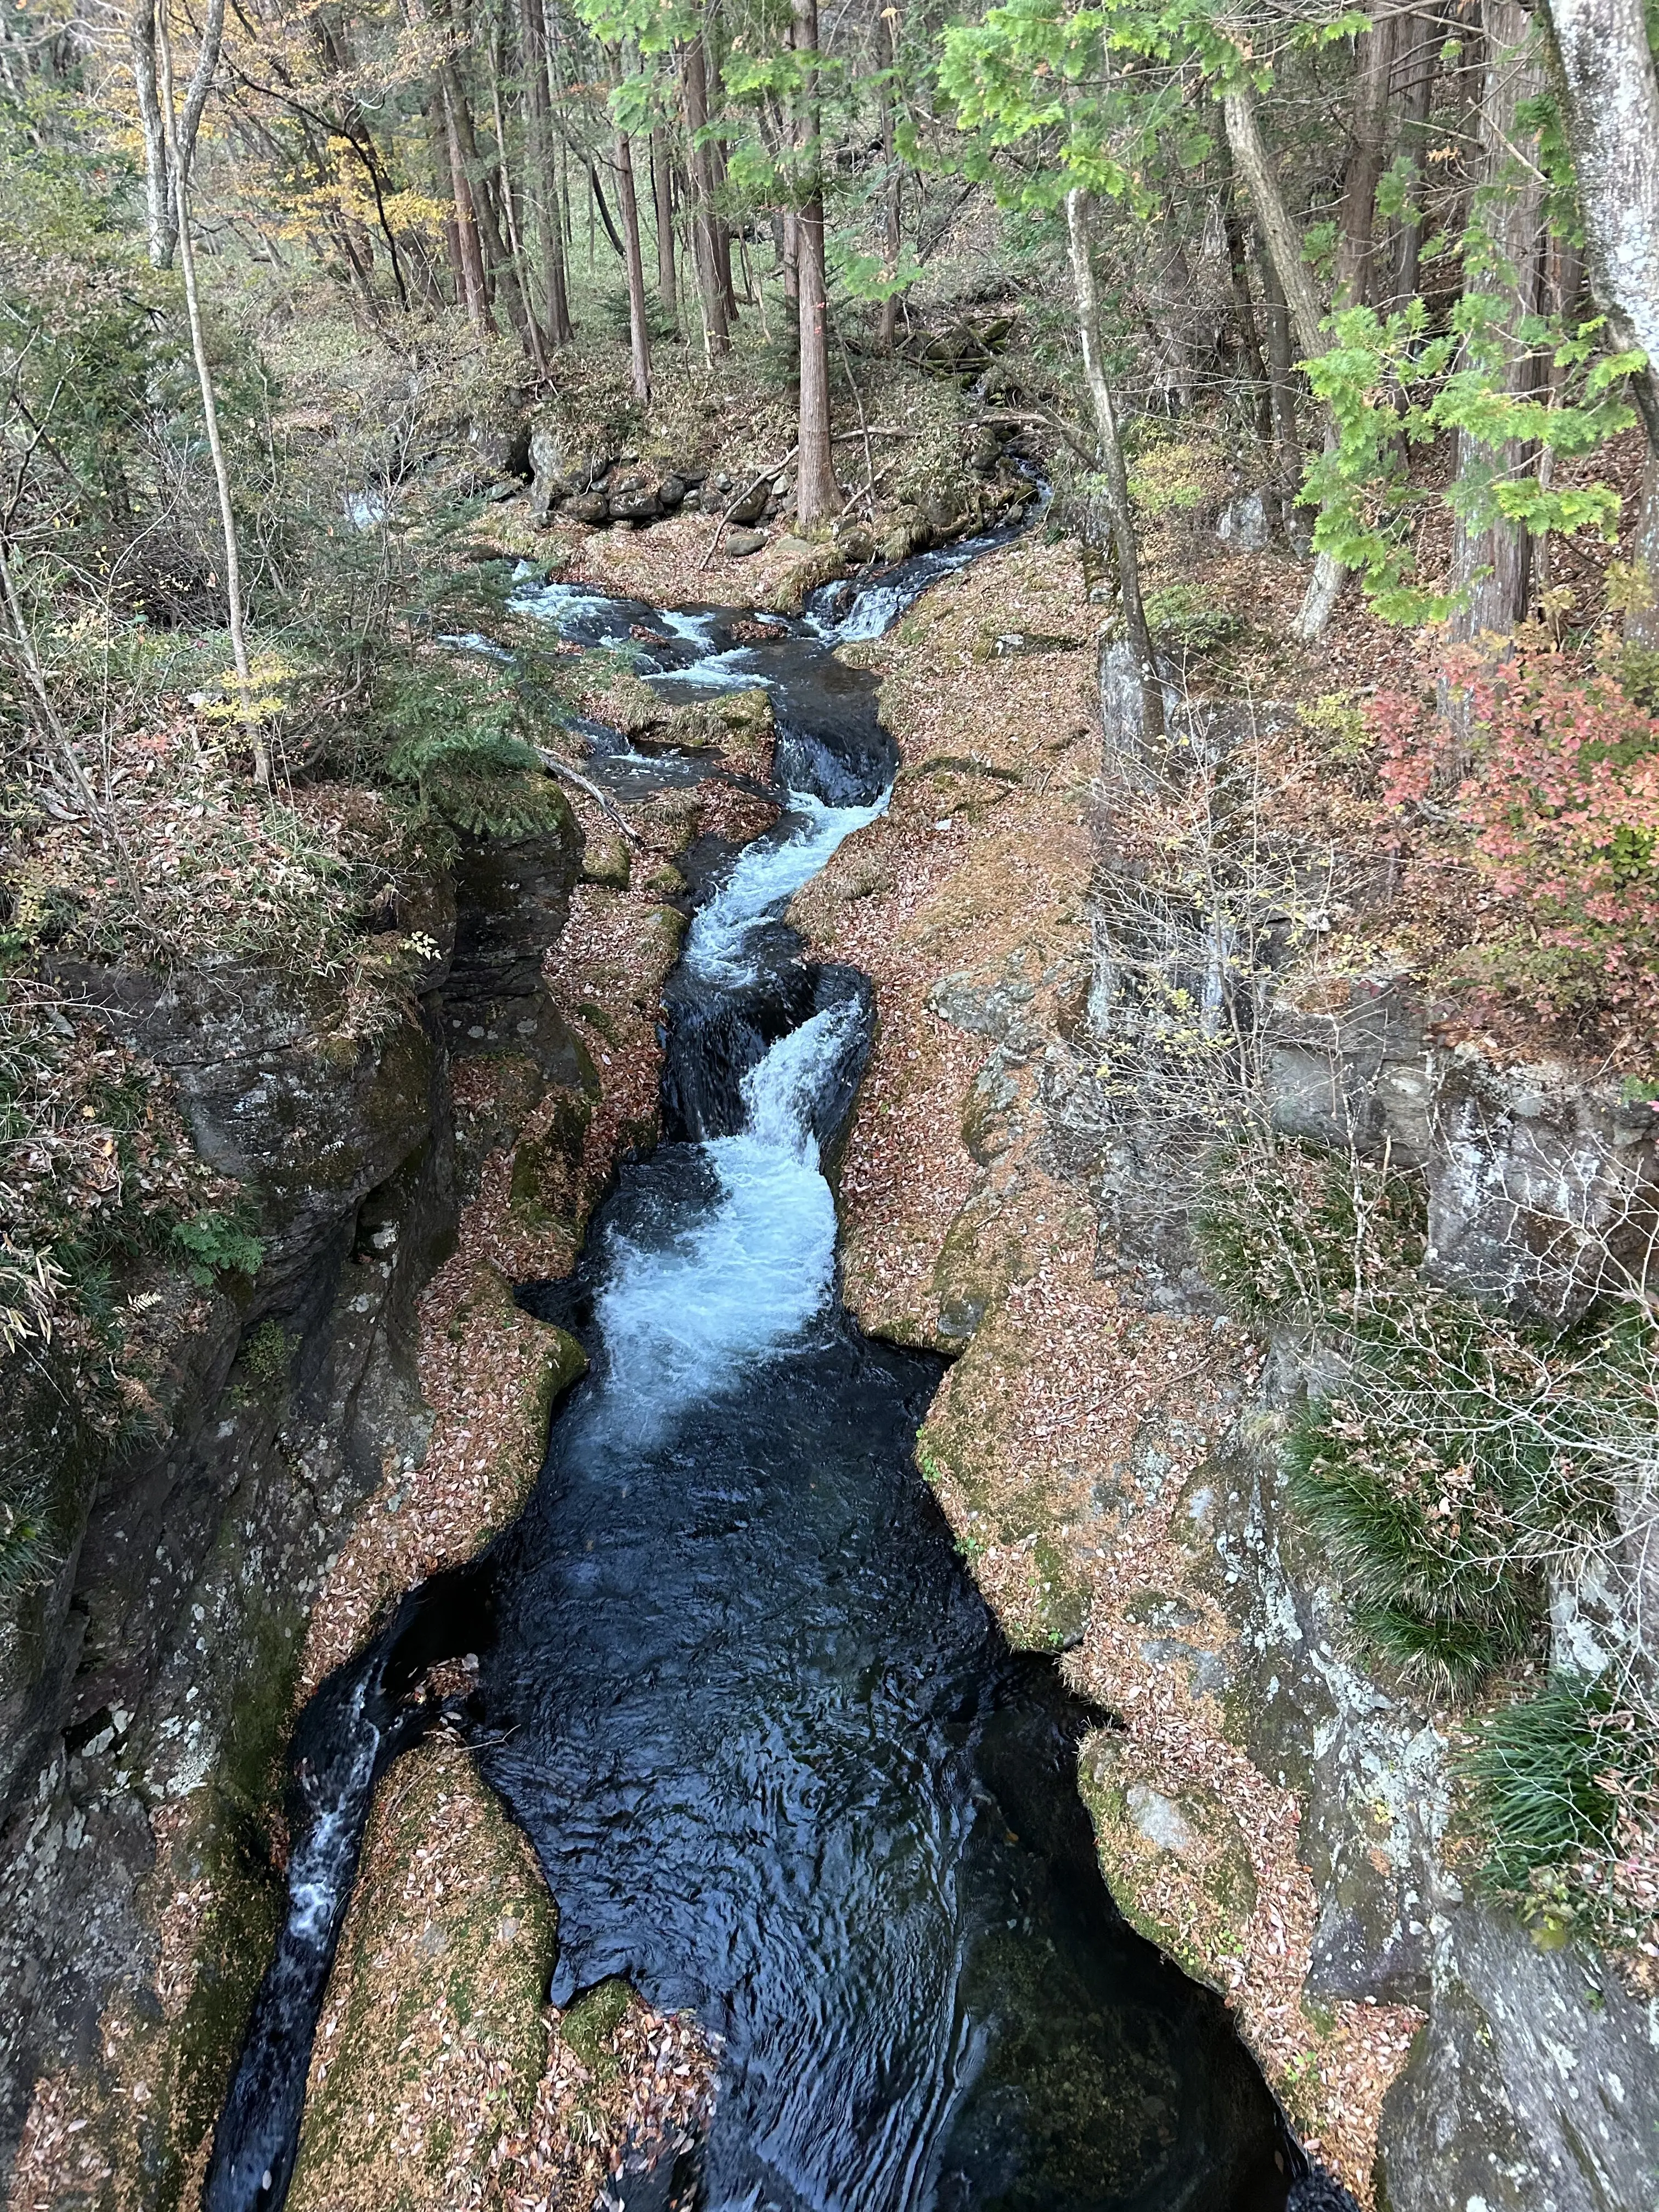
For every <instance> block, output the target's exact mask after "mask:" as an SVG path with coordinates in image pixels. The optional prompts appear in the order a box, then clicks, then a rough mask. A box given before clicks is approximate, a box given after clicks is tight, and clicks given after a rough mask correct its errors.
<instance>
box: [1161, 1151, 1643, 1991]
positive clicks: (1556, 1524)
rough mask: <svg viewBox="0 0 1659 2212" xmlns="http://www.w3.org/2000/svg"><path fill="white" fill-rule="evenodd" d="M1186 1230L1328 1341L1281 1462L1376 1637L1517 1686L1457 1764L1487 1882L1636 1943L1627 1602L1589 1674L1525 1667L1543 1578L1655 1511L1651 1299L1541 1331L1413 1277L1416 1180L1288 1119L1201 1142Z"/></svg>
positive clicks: (1568, 1578) (1383, 1650) (1253, 1303)
mask: <svg viewBox="0 0 1659 2212" xmlns="http://www.w3.org/2000/svg"><path fill="white" fill-rule="evenodd" d="M1196 1230H1197V1237H1198V1243H1199V1249H1200V1256H1201V1259H1202V1261H1203V1264H1204V1266H1205V1268H1206V1273H1208V1274H1209V1276H1210V1278H1211V1279H1212V1281H1213V1282H1215V1283H1216V1284H1217V1285H1218V1287H1219V1288H1220V1289H1221V1290H1222V1291H1224V1292H1225V1294H1226V1295H1227V1296H1228V1297H1229V1298H1230V1300H1231V1303H1233V1304H1234V1305H1235V1307H1236V1308H1237V1310H1240V1311H1241V1312H1243V1314H1245V1315H1246V1316H1249V1318H1250V1319H1252V1320H1254V1321H1255V1322H1257V1324H1258V1325H1261V1326H1278V1327H1280V1328H1291V1329H1293V1330H1295V1331H1297V1332H1298V1333H1301V1334H1304V1336H1305V1337H1307V1338H1309V1339H1310V1340H1312V1342H1313V1343H1314V1344H1315V1345H1316V1346H1317V1347H1318V1348H1319V1360H1318V1364H1317V1366H1316V1372H1319V1373H1320V1374H1321V1375H1322V1377H1323V1378H1324V1379H1323V1380H1322V1383H1321V1384H1320V1385H1319V1386H1318V1387H1316V1388H1315V1389H1310V1392H1309V1393H1308V1395H1306V1396H1305V1398H1304V1400H1303V1401H1302V1402H1301V1403H1300V1404H1299V1405H1298V1406H1297V1407H1296V1408H1295V1410H1294V1412H1293V1413H1292V1415H1291V1420H1290V1423H1289V1426H1288V1429H1287V1431H1286V1434H1285V1444H1284V1451H1283V1467H1284V1471H1285V1479H1286V1484H1287V1489H1288V1493H1289V1497H1290V1500H1291V1504H1292V1507H1293V1508H1294V1510H1295V1512H1296V1515H1297V1518H1298V1520H1299V1522H1300V1523H1301V1525H1302V1527H1303V1528H1304V1530H1305V1531H1306V1532H1307V1534H1309V1535H1310V1537H1311V1538H1312V1539H1313V1540H1314V1541H1315V1542H1316V1544H1317V1546H1318V1548H1319V1551H1320V1553H1321V1555H1322V1557H1323V1558H1324V1559H1327V1560H1328V1562H1329V1563H1330V1565H1331V1566H1332V1567H1333V1568H1334V1571H1335V1572H1336V1574H1337V1575H1338V1577H1340V1580H1341V1582H1342V1583H1343V1585H1344V1587H1345V1589H1346V1592H1347V1595H1348V1600H1349V1607H1350V1614H1351V1619H1352V1626H1353V1632H1354V1634H1355V1637H1356V1638H1357V1640H1358V1644H1359V1645H1360V1647H1361V1649H1362V1650H1363V1651H1364V1654H1365V1656H1367V1658H1368V1659H1369V1660H1370V1662H1372V1663H1373V1664H1375V1665H1376V1666H1378V1667H1380V1668H1383V1669H1384V1670H1386V1671H1387V1672H1389V1673H1391V1674H1394V1675H1395V1676H1396V1677H1397V1678H1398V1679H1400V1680H1401V1681H1402V1682H1403V1683H1404V1684H1405V1685H1407V1686H1409V1687H1412V1688H1414V1689H1416V1690H1418V1691H1420V1692H1425V1693H1426V1694H1428V1695H1430V1696H1431V1697H1433V1698H1436V1699H1452V1700H1456V1701H1463V1702H1468V1701H1474V1700H1480V1699H1493V1698H1498V1699H1503V1698H1504V1690H1505V1686H1509V1700H1506V1701H1504V1702H1501V1703H1499V1704H1498V1705H1496V1707H1495V1708H1493V1709H1492V1710H1489V1711H1486V1713H1485V1714H1484V1715H1482V1716H1481V1717H1478V1718H1477V1719H1476V1720H1475V1721H1474V1723H1472V1724H1471V1727H1470V1730H1469V1734H1468V1744H1469V1748H1468V1752H1467V1754H1466V1756H1465V1757H1464V1759H1463V1760H1462V1767H1461V1771H1462V1776H1463V1778H1464V1781H1465V1784H1466V1785H1467V1795H1468V1806H1469V1810H1470V1817H1471V1820H1472V1823H1473V1826H1474V1831H1475V1832H1476V1834H1477V1835H1478V1836H1479V1838H1480V1840H1481V1844H1482V1845H1483V1848H1484V1852H1485V1879H1486V1882H1487V1885H1488V1886H1489V1887H1491V1888H1492V1889H1493V1890H1494V1891H1496V1892H1497V1893H1499V1894H1501V1895H1503V1896H1504V1897H1506V1898H1508V1899H1510V1900H1511V1901H1513V1902H1515V1903H1516V1905H1518V1906H1519V1907H1520V1909H1522V1911H1524V1912H1525V1913H1526V1914H1527V1916H1528V1918H1529V1919H1537V1918H1538V1917H1539V1916H1540V1915H1544V1916H1545V1917H1546V1918H1547V1919H1549V1923H1550V1925H1552V1926H1554V1925H1557V1924H1559V1925H1561V1926H1567V1925H1569V1924H1571V1923H1572V1922H1573V1920H1574V1919H1575V1917H1577V1918H1578V1919H1580V1920H1583V1922H1584V1923H1585V1924H1587V1925H1591V1926H1594V1927H1595V1929H1598V1930H1599V1931H1600V1932H1601V1933H1602V1934H1603V1935H1604V1936H1607V1937H1608V1938H1609V1940H1616V1941H1618V1942H1621V1943H1623V1944H1625V1945H1626V1947H1627V1948H1628V1947H1633V1948H1632V1949H1631V1955H1632V1957H1635V1958H1641V1957H1644V1956H1646V1955H1647V1954H1646V1952H1645V1951H1644V1948H1643V1947H1644V1945H1647V1944H1649V1943H1650V1942H1651V1938H1652V1930H1651V1929H1649V1927H1648V1926H1647V1923H1648V1921H1650V1920H1651V1919H1652V1917H1653V1915H1654V1914H1655V1913H1656V1912H1659V1857H1656V1848H1659V1846H1656V1837H1659V1830H1656V1827H1655V1825H1654V1823H1655V1816H1656V1814H1659V1792H1656V1787H1655V1774H1656V1771H1659V1765H1656V1761H1659V1716H1656V1713H1655V1711H1654V1709H1653V1705H1652V1701H1651V1699H1650V1695H1649V1693H1648V1691H1647V1689H1646V1687H1645V1684H1646V1683H1647V1681H1648V1680H1649V1675H1650V1662H1649V1661H1648V1659H1647V1656H1646V1653H1645V1650H1644V1647H1643V1644H1642V1641H1641V1636H1640V1629H1639V1623H1638V1622H1634V1621H1632V1624H1630V1625H1629V1634H1630V1642H1629V1644H1628V1645H1627V1647H1626V1648H1622V1649H1620V1650H1616V1651H1614V1652H1613V1654H1612V1655H1611V1656H1610V1657H1609V1660H1608V1664H1607V1670H1606V1672H1605V1674H1603V1675H1602V1676H1601V1677H1599V1678H1597V1679H1596V1680H1588V1679H1583V1678H1579V1677H1576V1676H1570V1675H1562V1674H1556V1675H1554V1676H1551V1677H1549V1678H1547V1680H1546V1681H1545V1684H1544V1686H1543V1687H1541V1688H1534V1689H1531V1690H1528V1689H1527V1688H1526V1687H1525V1685H1526V1683H1527V1681H1528V1678H1530V1679H1531V1680H1534V1681H1535V1680H1537V1677H1538V1673H1539V1670H1540V1668H1541V1667H1542V1666H1543V1664H1544V1662H1546V1660H1547V1656H1548V1631H1549V1607H1550V1595H1551V1590H1552V1588H1553V1587H1565V1588H1571V1587H1572V1586H1573V1584H1574V1583H1575V1581H1576V1580H1577V1578H1578V1577H1580V1575H1581V1574H1582V1573H1583V1570H1584V1568H1585V1567H1586V1565H1587V1564H1588V1563H1589V1561H1591V1560H1592V1559H1601V1560H1602V1561H1603V1562H1604V1563H1608V1564H1610V1565H1611V1567H1612V1569H1613V1572H1614V1573H1615V1575H1617V1573H1619V1572H1620V1571H1621V1570H1620V1565H1619V1563H1620V1560H1621V1559H1622V1558H1623V1556H1624V1547H1625V1546H1626V1541H1627V1540H1628V1537H1629V1532H1630V1530H1631V1529H1632V1528H1637V1529H1638V1532H1639V1530H1640V1528H1643V1527H1644V1526H1645V1525H1646V1522H1647V1521H1648V1520H1649V1519H1650V1517H1651V1515H1652V1511H1653V1507H1654V1502H1655V1498H1656V1494H1659V1480H1656V1477H1659V1445H1656V1438H1659V1328H1656V1325H1655V1322H1654V1321H1653V1318H1652V1316H1651V1315H1650V1313H1649V1311H1648V1310H1646V1308H1645V1306H1644V1305H1643V1304H1640V1303H1639V1302H1638V1301H1636V1300H1634V1299H1632V1298H1631V1297H1627V1296H1626V1297H1609V1298H1606V1299H1604V1300H1602V1301H1601V1302H1600V1303H1599V1304H1595V1305H1594V1306H1592V1307H1591V1308H1590V1310H1589V1311H1588V1312H1587V1313H1586V1314H1584V1315H1583V1316H1582V1317H1581V1318H1579V1319H1578V1320H1577V1321H1575V1322H1573V1323H1572V1324H1571V1326H1568V1327H1565V1328H1559V1329H1554V1330H1552V1329H1549V1328H1545V1327H1544V1326H1542V1325H1541V1324H1537V1323H1533V1322H1524V1321H1520V1320H1517V1319H1516V1318H1514V1317H1512V1316H1509V1315H1507V1314H1505V1313H1504V1312H1502V1311H1501V1310H1496V1309H1494V1308H1492V1307H1490V1306H1487V1305H1485V1304H1480V1303H1479V1302H1477V1301H1476V1300H1474V1298H1472V1297H1464V1296H1462V1295H1459V1294H1457V1293H1455V1292H1454V1291H1449V1290H1446V1289H1443V1288H1442V1287H1439V1286H1437V1285H1434V1284H1432V1283H1431V1282H1428V1281H1425V1279H1424V1277H1423V1274H1422V1272H1421V1270H1422V1267H1423V1263H1424V1260H1425V1254H1426V1249H1427V1234H1426V1231H1427V1222H1426V1201H1425V1192H1424V1190H1423V1188H1422V1185H1421V1183H1420V1182H1419V1180H1418V1179H1417V1178H1416V1177H1414V1176H1409V1175H1402V1174H1400V1173H1397V1172H1389V1171H1388V1170H1384V1169H1383V1168H1379V1167H1372V1166H1369V1165H1367V1164H1364V1163H1363V1162H1361V1161H1359V1160H1358V1159H1357V1158H1354V1157H1353V1156H1352V1154H1345V1153H1342V1152H1336V1151H1330V1150H1326V1149H1323V1148H1322V1147H1319V1146H1312V1145H1309V1144H1304V1143H1298V1142H1293V1141H1290V1140H1286V1139H1274V1140H1273V1141H1271V1142H1267V1141H1262V1142H1260V1143H1258V1144H1257V1145H1256V1146H1254V1147H1246V1146H1239V1147H1237V1149H1236V1150H1234V1151H1232V1152H1229V1153H1226V1154H1224V1155H1222V1156H1220V1157H1218V1159H1217V1160H1216V1162H1215V1172H1214V1176H1213V1180H1212V1184H1211V1188H1210V1194H1209V1199H1208V1201H1207V1204H1206V1208H1205V1210H1204V1211H1203V1212H1202V1213H1201V1215H1200V1218H1199V1220H1198V1222H1197V1225H1196ZM1615 1640H1616V1632H1615ZM1517 1687H1518V1688H1519V1695H1518V1697H1517V1695H1516V1689H1517ZM1653 1956H1654V1958H1655V1959H1656V1960H1659V1952H1655V1953H1654V1954H1653Z"/></svg>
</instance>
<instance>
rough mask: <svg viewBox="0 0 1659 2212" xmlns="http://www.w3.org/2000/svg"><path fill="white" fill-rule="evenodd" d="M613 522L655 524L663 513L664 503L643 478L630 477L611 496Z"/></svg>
mask: <svg viewBox="0 0 1659 2212" xmlns="http://www.w3.org/2000/svg"><path fill="white" fill-rule="evenodd" d="M610 507H611V520H612V521H613V522H629V523H643V522H654V521H655V520H656V519H657V517H658V516H659V514H660V513H662V501H660V500H659V498H658V496H657V495H656V493H655V492H654V491H653V490H652V489H651V487H650V486H649V485H648V484H647V483H646V482H645V480H644V478H643V477H626V478H624V480H623V483H621V484H620V485H618V487H617V489H616V490H615V491H613V492H612V493H611V501H610Z"/></svg>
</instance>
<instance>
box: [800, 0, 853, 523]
mask: <svg viewBox="0 0 1659 2212" xmlns="http://www.w3.org/2000/svg"><path fill="white" fill-rule="evenodd" d="M790 15H791V42H792V44H793V46H794V49H795V52H797V53H798V54H799V55H802V56H804V57H813V58H815V57H816V56H817V51H818V9H817V0H791V9H790ZM813 72H814V64H813V60H812V59H807V60H805V62H804V63H803V76H804V82H803V87H802V97H801V104H800V107H799V112H798V114H797V117H796V128H795V145H796V149H797V152H798V153H799V155H801V156H802V157H803V158H804V159H805V161H806V162H807V163H808V164H809V165H810V167H811V174H812V176H813V179H814V182H813V186H812V190H811V191H810V192H809V193H808V195H807V197H806V198H805V202H804V203H803V204H802V205H801V207H800V208H799V210H798V212H797V214H796V216H795V259H796V271H797V276H798V281H799V287H800V302H799V317H798V321H799V331H800V434H799V439H798V440H797V447H798V451H797V455H796V461H795V521H796V526H797V527H798V528H799V529H801V530H811V529H812V528H814V527H815V526H817V525H818V524H821V523H823V522H827V521H829V520H831V519H832V518H833V516H834V515H835V514H836V512H837V510H838V508H839V507H840V505H841V493H840V489H839V488H838V486H837V485H836V471H835V463H834V457H833V454H832V452H831V448H830V443H829V311H828V305H827V301H826V297H825V285H824V267H823V187H822V185H819V184H818V183H817V163H818V158H819V148H818V106H817V87H816V83H815V80H814V73H813Z"/></svg>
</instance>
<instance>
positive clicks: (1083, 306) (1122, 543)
mask: <svg viewBox="0 0 1659 2212" xmlns="http://www.w3.org/2000/svg"><path fill="white" fill-rule="evenodd" d="M1093 208H1094V203H1093V200H1092V198H1091V197H1090V195H1089V194H1088V193H1086V192H1081V191H1069V192H1067V193H1066V237H1067V240H1068V242H1069V244H1070V246H1071V251H1072V283H1073V289H1075V291H1076V293H1077V326H1078V336H1079V339H1080V340H1081V342H1082V348H1083V374H1084V379H1085V382H1086V383H1087V385H1088V387H1089V404H1090V405H1091V407H1092V409H1093V410H1094V417H1095V433H1096V436H1097V440H1098V442H1099V447H1100V473H1101V477H1102V479H1103V483H1104V484H1105V488H1106V502H1107V506H1108V507H1109V510H1110V513H1111V522H1112V550H1113V551H1114V553H1115V555H1116V556H1117V582H1118V592H1119V594H1120V596H1121V599H1122V603H1123V629H1124V635H1125V636H1126V638H1127V641H1128V646H1129V650H1130V652H1131V653H1132V654H1133V657H1134V663H1135V670H1136V673H1137V675H1138V676H1139V681H1140V713H1141V725H1142V727H1143V729H1144V730H1145V731H1146V734H1147V735H1148V736H1149V737H1156V736H1158V734H1159V733H1160V732H1162V730H1163V728H1164V687H1163V684H1161V683H1160V682H1159V680H1158V670H1157V667H1156V665H1154V662H1153V659H1152V639H1151V637H1150V635H1148V633H1147V629H1146V606H1145V604H1144V603H1143V601H1142V599H1141V596H1140V559H1139V553H1138V552H1137V550H1136V547H1135V526H1134V517H1133V514H1132V513H1131V512H1130V508H1129V473H1128V470H1127V467H1126V466H1125V465H1124V459H1123V446H1122V441H1121V440H1120V438H1119V436H1118V435H1117V416H1116V413H1115V410H1114V408H1113V406H1112V393H1111V387H1110V386H1109V384H1108V383H1107V381H1106V371H1105V369H1104V368H1103V366H1102V363H1101V357H1100V298H1099V295H1098V293H1097V290H1096V288H1095V264H1094V257H1093V253H1092V251H1091V215H1092V213H1093Z"/></svg>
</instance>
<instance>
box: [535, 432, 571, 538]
mask: <svg viewBox="0 0 1659 2212" xmlns="http://www.w3.org/2000/svg"><path fill="white" fill-rule="evenodd" d="M530 471H531V485H530V519H531V520H532V522H535V523H545V522H546V521H547V520H549V518H550V515H551V514H552V512H553V509H554V507H556V505H557V504H558V502H559V501H560V500H562V499H564V498H565V497H567V496H568V494H569V493H570V491H571V490H572V489H574V487H573V486H572V484H571V483H570V481H569V478H568V477H567V476H566V474H565V456H564V452H563V448H562V447H561V445H560V443H559V441H558V439H557V437H556V435H554V433H553V432H552V431H551V430H550V429H548V428H546V426H545V425H543V426H541V427H540V428H537V429H535V430H532V432H531V434H530Z"/></svg>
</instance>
